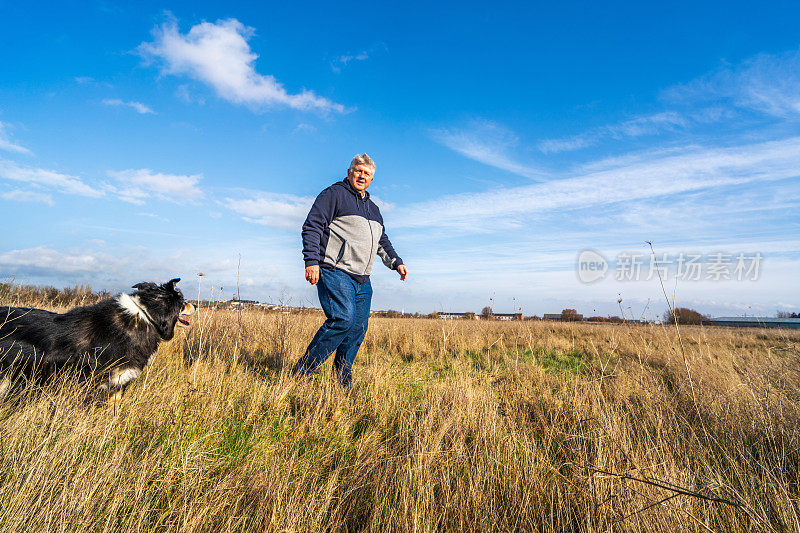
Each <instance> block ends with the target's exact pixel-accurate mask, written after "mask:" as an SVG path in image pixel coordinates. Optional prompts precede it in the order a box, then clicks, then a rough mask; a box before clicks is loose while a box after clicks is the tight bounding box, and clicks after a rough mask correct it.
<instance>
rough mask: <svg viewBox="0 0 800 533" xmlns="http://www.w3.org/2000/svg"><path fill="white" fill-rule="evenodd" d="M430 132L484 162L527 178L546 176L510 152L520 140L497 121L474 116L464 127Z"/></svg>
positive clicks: (440, 141)
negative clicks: (473, 119) (474, 118)
mask: <svg viewBox="0 0 800 533" xmlns="http://www.w3.org/2000/svg"><path fill="white" fill-rule="evenodd" d="M431 136H432V137H433V139H434V140H436V141H437V142H439V143H441V144H443V145H444V146H446V147H447V148H450V149H451V150H453V151H455V152H458V153H459V154H461V155H463V156H465V157H468V158H470V159H474V160H475V161H479V162H481V163H483V164H485V165H489V166H491V167H495V168H499V169H501V170H506V171H508V172H511V173H512V174H517V175H519V176H524V177H527V178H534V179H540V178H543V177H545V176H546V174H545V173H544V172H543V171H541V170H540V169H538V168H536V167H534V166H530V165H525V164H522V163H519V162H518V161H515V160H514V159H512V158H511V157H510V156H509V155H508V152H509V150H510V149H511V148H513V147H514V146H516V145H517V144H519V139H518V138H517V136H516V135H514V133H513V132H511V131H509V130H508V129H506V128H504V127H503V126H500V125H499V124H497V123H496V122H492V121H489V120H475V121H473V122H472V123H471V124H469V125H468V126H467V127H465V128H449V129H438V130H433V131H431Z"/></svg>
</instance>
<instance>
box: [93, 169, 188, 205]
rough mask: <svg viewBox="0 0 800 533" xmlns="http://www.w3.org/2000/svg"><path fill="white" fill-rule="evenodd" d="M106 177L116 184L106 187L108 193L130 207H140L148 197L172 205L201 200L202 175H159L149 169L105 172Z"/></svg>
mask: <svg viewBox="0 0 800 533" xmlns="http://www.w3.org/2000/svg"><path fill="white" fill-rule="evenodd" d="M108 175H109V176H111V177H112V178H114V179H115V180H116V181H117V182H118V184H116V185H109V190H111V191H112V192H113V193H114V194H116V195H117V196H118V197H119V198H120V199H121V200H124V201H126V202H130V203H133V204H138V205H141V204H144V203H145V201H146V200H147V199H149V198H158V199H161V200H167V201H170V202H175V203H184V202H194V201H196V200H199V199H200V198H202V197H203V191H202V189H200V187H199V186H198V183H199V182H200V179H201V178H202V176H201V175H200V174H196V175H191V176H187V175H178V174H162V173H160V172H153V171H152V170H150V169H147V168H142V169H129V170H120V171H113V170H112V171H109V172H108Z"/></svg>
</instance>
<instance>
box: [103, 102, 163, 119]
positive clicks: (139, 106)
mask: <svg viewBox="0 0 800 533" xmlns="http://www.w3.org/2000/svg"><path fill="white" fill-rule="evenodd" d="M103 105H107V106H113V107H120V106H123V107H130V108H131V109H134V110H135V111H136V112H137V113H139V114H140V115H147V114H150V115H155V114H156V112H155V111H153V110H152V109H151V108H150V107H149V106H147V105H145V104H143V103H141V102H125V101H123V100H119V99H117V98H106V99H105V100H103Z"/></svg>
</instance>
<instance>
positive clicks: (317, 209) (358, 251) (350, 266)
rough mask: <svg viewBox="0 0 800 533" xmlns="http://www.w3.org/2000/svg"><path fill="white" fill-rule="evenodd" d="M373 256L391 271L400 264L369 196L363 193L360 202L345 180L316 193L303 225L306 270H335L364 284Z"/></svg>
mask: <svg viewBox="0 0 800 533" xmlns="http://www.w3.org/2000/svg"><path fill="white" fill-rule="evenodd" d="M376 254H377V255H380V256H381V260H383V264H384V265H386V266H387V267H389V268H391V269H392V270H397V267H398V266H400V265H402V264H403V260H402V259H400V257H399V256H398V255H397V252H395V251H394V248H393V247H392V243H391V242H389V237H387V236H386V232H385V231H383V217H382V216H381V212H380V210H379V209H378V206H377V205H375V204H374V203H373V202H372V200H370V199H369V193H368V192H366V191H365V193H364V197H363V198H362V197H361V195H360V194H359V193H358V191H356V190H355V189H353V187H352V186H351V185H350V182H349V181H347V178H345V179H344V180H342V181H339V182H337V183H334V184H333V185H331V186H330V187H328V188H327V189H325V190H324V191H322V192H321V193H319V196H317V199H316V200H314V205H313V206H311V211H309V212H308V217H306V221H305V223H304V224H303V259H304V260H305V262H306V266H311V265H320V266H322V267H323V268H338V269H339V270H342V271H344V272H347V273H348V274H349V275H350V277H351V278H353V279H354V280H356V281H357V282H359V283H365V282H366V281H367V280H368V279H369V275H370V274H371V273H372V263H373V262H374V261H375V255H376Z"/></svg>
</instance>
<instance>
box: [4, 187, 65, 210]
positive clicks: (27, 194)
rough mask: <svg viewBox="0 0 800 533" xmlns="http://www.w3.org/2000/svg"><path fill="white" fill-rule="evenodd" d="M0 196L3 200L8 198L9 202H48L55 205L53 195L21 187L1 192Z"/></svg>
mask: <svg viewBox="0 0 800 533" xmlns="http://www.w3.org/2000/svg"><path fill="white" fill-rule="evenodd" d="M0 198H2V199H3V200H8V201H9V202H32V203H40V204H47V205H50V206H52V205H55V203H54V202H53V197H52V196H50V195H49V194H45V193H40V192H34V191H23V190H20V189H16V190H13V191H8V192H4V193H2V194H0Z"/></svg>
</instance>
